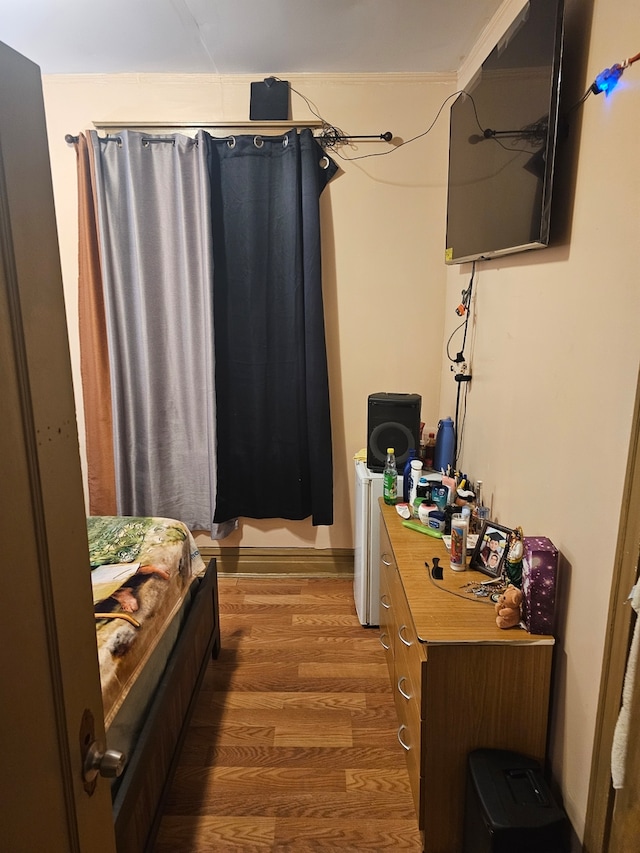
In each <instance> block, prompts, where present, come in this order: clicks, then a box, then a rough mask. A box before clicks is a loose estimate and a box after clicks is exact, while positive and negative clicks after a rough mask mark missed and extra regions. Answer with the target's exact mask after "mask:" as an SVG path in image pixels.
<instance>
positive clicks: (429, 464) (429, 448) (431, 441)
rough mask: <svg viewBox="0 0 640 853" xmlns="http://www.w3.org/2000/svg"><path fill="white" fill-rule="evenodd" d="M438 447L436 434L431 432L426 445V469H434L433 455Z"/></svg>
mask: <svg viewBox="0 0 640 853" xmlns="http://www.w3.org/2000/svg"><path fill="white" fill-rule="evenodd" d="M435 447H436V434H435V432H430V433H429V435H428V436H427V440H426V441H425V443H424V464H425V467H426V468H433V453H434V451H435Z"/></svg>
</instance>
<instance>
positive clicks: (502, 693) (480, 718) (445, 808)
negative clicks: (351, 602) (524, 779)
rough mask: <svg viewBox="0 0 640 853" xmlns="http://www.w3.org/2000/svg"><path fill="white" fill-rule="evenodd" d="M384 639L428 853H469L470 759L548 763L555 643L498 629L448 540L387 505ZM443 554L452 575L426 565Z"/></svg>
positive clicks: (402, 742) (382, 558)
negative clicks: (479, 754)
mask: <svg viewBox="0 0 640 853" xmlns="http://www.w3.org/2000/svg"><path fill="white" fill-rule="evenodd" d="M380 511H381V513H382V517H381V524H380V561H381V562H380V642H381V644H382V646H383V648H384V650H385V656H386V660H387V665H388V668H389V675H390V678H391V684H392V688H393V693H394V698H395V705H396V710H397V714H398V732H397V735H398V741H399V744H400V747H401V748H402V750H403V751H404V754H405V757H406V761H407V768H408V771H409V779H410V782H411V790H412V794H413V800H414V803H415V807H416V814H417V816H418V825H419V827H420V830H421V832H422V835H423V843H424V851H425V853H461V851H462V835H463V823H464V803H465V785H466V775H467V756H468V754H469V752H471V751H472V750H474V749H478V748H481V747H484V748H489V749H509V750H513V751H515V752H519V753H522V754H524V755H528V756H530V757H532V758H534V759H536V760H538V761H540V762H541V763H542V764H543V765H544V759H545V750H546V737H547V718H548V709H549V690H550V682H551V664H552V655H553V644H554V640H553V637H551V636H543V635H534V634H528V633H527V632H526V631H525V630H523V629H521V628H510V629H508V630H502V629H500V628H498V627H497V626H496V623H495V613H494V608H493V604H491V603H490V602H489V601H488V600H487V599H478V598H477V597H476V596H474V595H473V594H471V593H470V592H469V589H470V586H468V584H477V583H478V582H479V581H482V580H488V578H487V576H486V575H484V574H481V573H479V572H475V571H470V570H467V571H465V572H453V571H452V570H451V569H450V568H449V559H448V552H447V550H446V548H445V546H444V543H443V542H442V540H441V539H436V538H434V537H431V536H427V535H425V534H422V533H419V532H416V531H414V530H410V529H408V528H406V527H404V526H403V525H402V519H401V518H400V517H399V516H398V514H397V512H396V510H395V507H392V506H386V505H385V504H384V502H383V501H382V500H381V501H380ZM434 557H439V558H440V565H441V566H442V567H443V579H442V580H434V579H433V578H432V577H431V574H430V572H429V571H428V569H427V568H426V567H425V561H428V562H429V565H430V566H431V565H432V562H433V558H434Z"/></svg>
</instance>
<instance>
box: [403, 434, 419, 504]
mask: <svg viewBox="0 0 640 853" xmlns="http://www.w3.org/2000/svg"><path fill="white" fill-rule="evenodd" d="M415 456H416V451H415V448H413V447H412V448H410V450H409V458H408V459H407V461H406V463H405V466H404V471H403V472H402V500H403V501H404V502H405V503H409V494H410V491H411V460H412V459H415Z"/></svg>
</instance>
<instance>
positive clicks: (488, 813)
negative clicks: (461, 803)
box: [464, 749, 570, 853]
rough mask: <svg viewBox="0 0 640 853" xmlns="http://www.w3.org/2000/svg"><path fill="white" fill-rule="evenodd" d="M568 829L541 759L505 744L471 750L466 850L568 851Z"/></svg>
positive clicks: (469, 852)
mask: <svg viewBox="0 0 640 853" xmlns="http://www.w3.org/2000/svg"><path fill="white" fill-rule="evenodd" d="M569 831H570V829H569V820H568V818H567V816H566V814H565V812H564V811H563V810H562V809H561V808H560V807H559V806H558V805H557V804H556V802H555V801H554V799H553V796H552V795H551V792H550V791H549V788H548V786H547V784H546V782H545V780H544V778H543V775H542V771H541V768H540V765H539V764H538V762H537V761H534V760H533V759H531V758H528V757H527V756H524V755H519V754H518V753H516V752H508V751H506V750H501V749H477V750H474V751H473V752H471V753H470V754H469V758H468V773H467V793H466V802H465V821H464V853H513V851H517V853H568V850H569Z"/></svg>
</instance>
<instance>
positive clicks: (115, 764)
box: [82, 740, 127, 783]
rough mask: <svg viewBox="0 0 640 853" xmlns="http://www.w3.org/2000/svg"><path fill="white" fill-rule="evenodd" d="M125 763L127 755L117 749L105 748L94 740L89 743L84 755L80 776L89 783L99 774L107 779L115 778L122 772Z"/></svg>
mask: <svg viewBox="0 0 640 853" xmlns="http://www.w3.org/2000/svg"><path fill="white" fill-rule="evenodd" d="M126 763H127V756H126V755H125V754H124V752H120V750H119V749H105V748H104V744H102V743H100V741H98V740H94V741H93V743H91V744H89V748H88V749H87V754H86V755H85V757H84V766H83V768H82V770H83V773H82V776H83V778H84V781H85V782H88V783H91V782H93V780H94V779H95V778H96V777H97V776H98V774H100V776H105V777H106V778H107V779H115V778H117V777H118V776H120V775H121V774H122V771H123V770H124V766H125V764H126Z"/></svg>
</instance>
